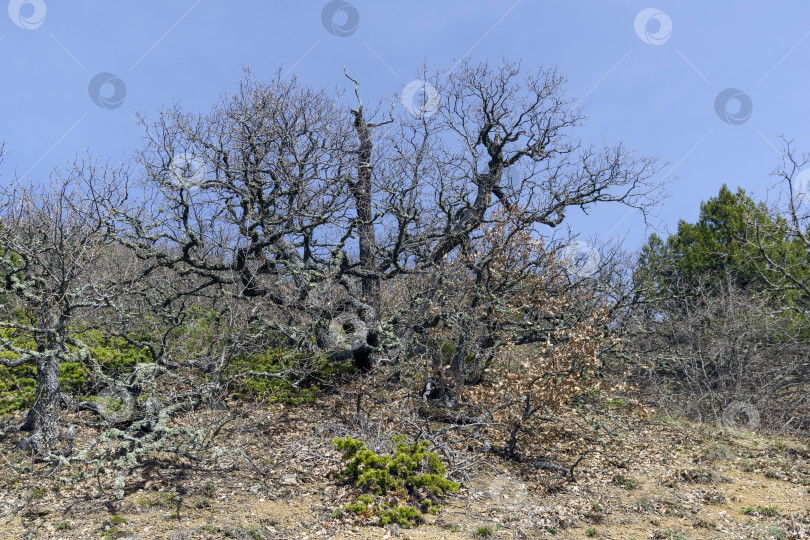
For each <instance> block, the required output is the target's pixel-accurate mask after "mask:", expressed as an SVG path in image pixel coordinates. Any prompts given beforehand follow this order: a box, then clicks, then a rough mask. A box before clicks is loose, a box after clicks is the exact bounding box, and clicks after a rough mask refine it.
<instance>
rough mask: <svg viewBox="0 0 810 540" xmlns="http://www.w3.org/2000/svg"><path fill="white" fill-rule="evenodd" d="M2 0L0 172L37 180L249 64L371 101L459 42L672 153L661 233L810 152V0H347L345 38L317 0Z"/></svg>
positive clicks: (129, 147)
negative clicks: (354, 90) (559, 81)
mask: <svg viewBox="0 0 810 540" xmlns="http://www.w3.org/2000/svg"><path fill="white" fill-rule="evenodd" d="M0 3H4V4H5V3H7V4H8V7H9V9H8V16H6V14H5V13H4V11H5V10H0V77H1V78H2V79H1V83H2V84H0V139H4V140H5V141H6V143H7V150H8V155H7V157H6V160H5V162H4V163H3V165H2V167H1V168H0V172H2V177H0V181H2V182H9V181H10V180H11V178H12V177H13V175H14V171H15V170H16V172H17V174H19V175H27V174H30V175H31V176H32V177H33V178H41V177H44V176H46V175H47V173H48V171H49V169H51V168H53V167H54V166H60V165H63V164H64V163H65V162H66V161H69V160H71V159H72V158H73V156H75V155H76V154H77V153H78V152H81V151H83V150H84V149H89V150H90V151H91V152H92V153H93V154H95V155H97V156H98V157H99V158H101V159H103V160H107V159H111V160H113V161H116V160H119V159H124V158H126V156H127V155H128V154H129V153H131V152H132V151H134V150H135V149H137V148H138V147H139V146H140V137H141V134H142V133H141V130H140V128H139V127H138V126H137V125H136V124H135V121H134V118H133V115H134V114H135V113H136V112H140V113H144V114H146V115H147V116H149V117H154V116H155V115H156V114H157V112H158V111H159V109H160V108H161V106H166V105H170V104H171V103H172V102H179V103H181V104H182V105H183V107H185V108H187V109H188V110H191V111H203V110H206V109H208V108H209V107H210V106H211V105H213V104H214V102H215V101H216V100H217V98H218V97H219V95H220V94H221V93H223V92H228V91H231V90H233V89H234V88H235V87H236V85H237V83H238V81H239V79H240V78H241V77H242V69H243V67H244V66H249V67H251V68H252V69H253V71H254V73H255V74H256V75H257V76H260V77H261V76H266V77H270V76H271V75H272V74H274V73H275V72H276V71H277V70H278V69H279V68H282V69H283V71H284V72H287V71H289V72H290V73H295V74H296V75H297V76H298V77H299V78H300V79H302V80H303V81H304V82H306V83H308V84H312V85H317V86H322V85H338V86H341V87H345V88H350V86H349V85H347V82H348V81H346V80H345V79H344V78H343V68H344V66H345V67H346V68H347V69H348V70H349V72H350V73H351V74H352V75H353V76H354V77H355V78H357V79H358V80H359V81H360V82H361V92H362V94H363V96H364V98H365V99H366V100H367V102H374V101H376V100H378V99H391V98H395V97H396V96H397V95H398V94H399V92H401V91H402V89H403V87H404V85H406V84H407V83H408V82H410V81H412V80H414V78H415V73H416V70H417V68H419V66H420V65H421V64H422V63H425V62H426V63H427V64H429V65H431V66H437V67H441V66H450V65H452V64H453V62H454V60H457V59H460V58H462V57H464V56H469V57H471V58H472V59H473V60H483V59H490V60H493V61H496V62H497V61H499V60H500V59H501V58H502V57H504V58H507V59H522V61H523V63H524V65H526V66H527V67H531V68H534V67H536V66H538V65H544V66H557V67H558V68H559V69H560V70H561V72H562V73H563V74H564V75H565V76H566V77H567V79H568V83H567V94H568V95H569V96H571V97H572V98H574V99H576V100H579V102H580V104H581V105H582V107H583V108H584V113H585V115H586V116H587V120H586V122H585V125H584V126H583V127H582V128H581V129H579V131H578V135H579V137H580V138H582V139H583V140H584V141H586V142H593V143H596V144H601V143H602V142H603V141H604V142H606V143H615V142H618V141H620V140H623V141H624V142H625V144H626V145H627V146H628V147H630V148H633V149H635V150H636V151H638V152H639V153H642V154H647V155H655V156H659V157H660V158H661V159H663V160H666V161H668V162H669V163H670V165H669V167H667V168H666V169H664V171H663V173H662V174H663V175H664V176H671V177H673V178H675V180H674V181H673V182H672V183H671V184H670V185H669V192H670V194H671V196H670V198H669V199H667V200H666V201H665V202H664V203H663V204H662V205H661V207H660V208H659V209H658V214H657V217H656V218H655V219H654V220H653V223H654V224H655V225H657V226H658V228H660V229H663V230H666V229H667V228H669V229H672V228H673V227H674V226H675V225H676V223H677V220H678V219H679V218H684V219H687V220H694V219H695V218H696V217H697V214H698V207H699V203H700V201H701V200H704V199H706V198H708V197H711V196H713V195H715V194H716V193H717V191H718V190H719V188H720V186H721V185H722V184H723V183H726V184H729V185H731V186H738V185H739V186H742V187H744V188H745V189H746V190H747V191H749V192H753V193H754V194H755V195H759V196H761V197H764V196H765V195H766V190H767V188H768V186H769V185H770V184H771V182H772V179H771V178H769V176H768V173H769V171H770V170H771V169H773V168H774V167H775V166H776V165H777V161H778V157H779V154H778V152H777V150H778V147H779V144H780V143H779V141H778V139H777V135H778V134H784V135H786V136H788V137H790V138H795V139H796V140H797V145H798V147H799V148H800V149H802V150H810V93H808V88H809V87H810V85H808V82H809V81H810V76H808V73H810V71H809V70H808V67H809V66H810V61H809V60H810V2H806V1H801V0H792V1H781V2H779V1H777V2H772V3H765V2H740V1H734V2H732V1H730V0H726V1H716V2H705V1H703V2H698V1H697V0H679V1H675V0H672V1H661V2H657V3H648V2H642V1H639V0H589V1H585V0H581V1H575V0H569V1H565V2H563V1H550V0H543V1H539V0H522V1H517V0H507V1H495V0H487V1H479V0H464V1H461V0H458V1H456V0H433V1H423V0H411V1H408V2H402V1H400V2H390V1H383V0H348V1H347V4H348V5H347V6H345V7H344V9H343V10H342V11H339V12H338V13H336V14H335V17H334V18H333V19H332V20H333V22H334V24H335V25H336V26H337V27H338V28H340V27H342V26H343V25H344V24H345V23H346V22H347V18H346V17H347V16H349V15H351V16H353V15H354V14H356V16H357V19H358V23H357V25H356V28H354V29H353V30H347V31H346V32H343V33H346V34H349V35H345V36H340V35H334V34H333V33H330V31H329V28H327V27H326V26H325V25H324V24H323V21H322V19H323V17H322V12H323V10H324V7H325V6H326V5H327V4H328V2H327V1H325V0H317V1H315V0H312V1H309V0H300V1H297V2H280V1H270V0H267V1H260V0H241V1H239V2H225V1H223V0H162V1H156V0H139V1H137V2H134V1H129V2H124V1H111V0H83V1H81V2H69V1H65V0H62V1H60V2H57V1H56V0H36V1H35V0H27V1H24V0H11V1H10V2H9V1H8V0H0ZM644 10H647V11H644ZM347 14H349V15H347ZM637 19H638V21H639V23H638V24H637V23H636V20H637ZM645 23H646V24H645ZM338 33H340V32H338ZM100 73H109V74H112V75H114V76H115V77H117V79H116V80H113V81H111V82H109V83H108V84H106V85H102V93H103V96H104V97H106V98H107V99H109V98H115V99H118V98H121V99H120V100H119V101H120V105H119V104H118V103H115V104H114V105H118V106H117V107H115V108H104V107H102V106H99V105H97V104H96V103H94V101H93V99H91V97H90V95H89V91H88V87H89V85H90V84H91V81H92V80H93V79H94V77H96V76H97V75H98V74H100ZM108 78H109V77H108ZM97 80H101V81H103V80H105V79H104V77H101V79H97ZM113 83H116V84H119V85H120V86H119V88H118V96H115V95H114V91H115V90H116V87H115V86H114V85H113ZM122 83H123V84H122ZM124 85H125V90H124ZM729 88H733V89H737V90H739V91H740V92H737V93H734V92H730V93H731V94H733V95H736V96H737V97H736V98H731V99H730V100H729V101H728V104H727V106H726V107H720V110H721V112H725V113H726V114H725V115H724V116H725V117H726V119H725V120H724V119H722V118H721V117H720V115H718V112H717V110H716V109H717V107H716V106H715V101H716V99H717V96H718V95H720V94H721V93H722V92H723V91H724V90H726V89H729ZM727 94H729V92H727ZM96 101H99V100H98V99H96ZM741 104H742V105H741ZM747 104H750V115H749V114H748V113H749V111H748V110H747V108H746V105H747ZM741 106H742V107H743V109H742V110H740V107H741ZM735 119H736V120H735ZM729 120H730V121H729ZM574 217H575V219H574V222H573V223H574V224H575V226H576V228H577V229H578V230H580V231H582V232H583V234H585V235H586V236H587V235H591V234H595V233H601V234H608V235H609V236H617V235H618V236H626V237H627V241H628V247H637V246H638V245H639V244H640V243H641V242H642V241H643V239H644V237H645V236H646V234H647V233H648V232H649V231H645V230H644V229H643V224H642V222H641V220H640V219H639V218H638V216H636V215H634V214H631V215H627V214H626V210H625V209H624V208H620V207H605V208H602V209H600V210H598V211H597V212H594V213H593V214H591V215H590V216H587V217H584V216H574Z"/></svg>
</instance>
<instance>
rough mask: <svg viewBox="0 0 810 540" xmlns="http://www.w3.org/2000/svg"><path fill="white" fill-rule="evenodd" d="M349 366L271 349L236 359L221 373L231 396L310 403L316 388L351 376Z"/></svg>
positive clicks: (350, 366)
mask: <svg viewBox="0 0 810 540" xmlns="http://www.w3.org/2000/svg"><path fill="white" fill-rule="evenodd" d="M354 370H355V368H354V366H353V365H352V364H336V363H334V362H332V361H330V360H329V359H328V358H326V357H325V356H318V357H315V358H313V357H312V356H311V355H306V354H302V353H295V352H292V351H290V350H289V349H286V348H284V347H274V348H271V349H269V350H267V351H266V352H265V353H264V354H260V355H251V356H247V357H242V358H237V359H236V360H234V361H233V362H232V363H231V365H230V366H229V367H228V369H227V370H226V372H225V377H224V378H225V380H227V381H229V387H230V389H231V391H232V392H233V395H234V397H236V398H238V399H242V400H265V401H268V402H270V403H278V402H282V403H287V404H290V405H300V404H303V403H313V402H314V401H315V397H316V393H317V390H318V389H319V388H323V387H324V386H325V384H326V383H327V382H330V381H335V380H337V379H339V378H340V377H342V376H344V375H348V374H351V373H353V372H354Z"/></svg>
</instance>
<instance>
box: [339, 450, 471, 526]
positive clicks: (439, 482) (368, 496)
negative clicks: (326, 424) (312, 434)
mask: <svg viewBox="0 0 810 540" xmlns="http://www.w3.org/2000/svg"><path fill="white" fill-rule="evenodd" d="M393 443H394V453H393V455H378V454H376V453H375V452H373V451H372V450H370V449H368V448H367V447H366V445H365V443H363V442H362V441H358V440H355V439H352V438H351V437H349V436H346V437H345V438H344V439H335V441H334V442H333V444H334V446H335V447H336V448H337V449H338V450H340V451H342V452H343V460H344V462H346V466H345V469H344V470H343V471H342V472H340V473H338V474H337V478H338V480H340V481H342V482H352V483H354V484H355V485H356V486H357V487H359V488H361V489H362V490H363V491H364V493H363V494H362V495H360V496H359V497H358V499H357V502H356V503H354V504H349V505H346V506H344V507H342V508H341V509H340V510H341V511H340V512H336V515H340V514H342V512H343V511H347V512H353V513H354V514H357V515H358V516H362V517H372V516H377V517H379V519H380V525H382V526H385V525H389V524H391V523H396V524H398V525H400V526H401V527H410V526H411V525H416V524H419V523H421V522H422V521H423V518H422V512H431V513H435V512H438V509H439V507H440V504H439V501H440V499H441V498H443V497H444V496H445V495H446V494H447V493H455V492H457V491H458V489H459V484H458V483H456V482H453V481H451V480H448V479H446V478H445V474H446V472H447V469H446V468H445V466H444V465H443V464H442V462H441V460H440V459H439V456H438V455H436V454H435V453H433V452H430V451H428V449H427V447H428V443H427V441H418V440H417V441H414V442H413V443H408V442H407V440H406V438H405V436H403V435H397V436H395V437H393ZM389 495H393V496H394V497H393V498H391V497H388V498H385V497H386V496H389ZM391 501H397V503H396V504H395V505H391V504H390V503H391Z"/></svg>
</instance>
